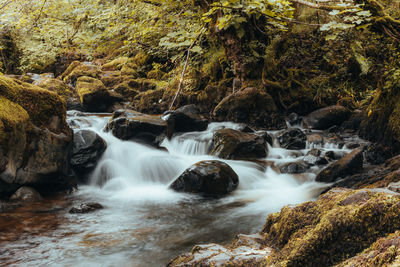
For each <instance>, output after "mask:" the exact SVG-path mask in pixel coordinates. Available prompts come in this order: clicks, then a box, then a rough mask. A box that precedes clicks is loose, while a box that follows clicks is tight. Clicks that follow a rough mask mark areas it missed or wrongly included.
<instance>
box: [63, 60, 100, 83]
mask: <svg viewBox="0 0 400 267" xmlns="http://www.w3.org/2000/svg"><path fill="white" fill-rule="evenodd" d="M100 74H101V71H100V68H99V67H98V66H96V65H94V64H92V63H90V62H79V61H74V62H72V63H71V64H70V65H69V66H68V68H67V69H66V70H65V72H64V73H63V74H61V75H60V78H61V79H62V80H63V81H64V82H65V83H66V84H69V85H72V86H75V84H76V81H77V80H78V78H79V77H83V76H86V77H91V78H95V79H99V78H100Z"/></svg>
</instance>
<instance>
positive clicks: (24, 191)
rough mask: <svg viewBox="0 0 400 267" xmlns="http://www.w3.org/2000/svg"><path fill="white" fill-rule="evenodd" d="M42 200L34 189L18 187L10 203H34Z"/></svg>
mask: <svg viewBox="0 0 400 267" xmlns="http://www.w3.org/2000/svg"><path fill="white" fill-rule="evenodd" d="M41 199H42V196H41V195H40V194H39V193H38V191H36V190H35V189H34V188H32V187H29V186H22V187H20V188H19V189H18V190H17V191H16V192H15V193H14V194H13V195H12V196H11V197H10V200H11V201H18V202H25V203H27V202H36V201H39V200H41Z"/></svg>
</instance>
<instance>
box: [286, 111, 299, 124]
mask: <svg viewBox="0 0 400 267" xmlns="http://www.w3.org/2000/svg"><path fill="white" fill-rule="evenodd" d="M301 120H302V118H301V117H300V116H299V115H297V114H296V113H290V114H289V116H288V117H287V122H288V123H289V124H290V125H291V126H293V125H298V124H300V123H301Z"/></svg>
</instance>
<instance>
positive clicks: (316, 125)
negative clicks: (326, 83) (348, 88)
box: [303, 106, 351, 130]
mask: <svg viewBox="0 0 400 267" xmlns="http://www.w3.org/2000/svg"><path fill="white" fill-rule="evenodd" d="M350 115H351V113H350V111H349V110H348V109H347V108H345V107H343V106H330V107H326V108H322V109H318V110H316V111H314V112H311V113H310V114H308V115H307V116H306V117H304V119H303V123H304V125H305V126H306V127H309V128H311V129H317V130H325V129H328V128H329V127H332V126H334V125H341V124H342V122H343V121H345V120H347V119H348V118H349V117H350Z"/></svg>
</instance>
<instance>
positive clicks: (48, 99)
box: [0, 76, 68, 132]
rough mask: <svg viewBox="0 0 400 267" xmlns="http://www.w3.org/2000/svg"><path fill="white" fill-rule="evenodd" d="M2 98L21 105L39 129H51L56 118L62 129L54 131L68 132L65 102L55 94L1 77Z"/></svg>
mask: <svg viewBox="0 0 400 267" xmlns="http://www.w3.org/2000/svg"><path fill="white" fill-rule="evenodd" d="M0 96H3V97H5V98H7V99H9V100H10V101H12V102H14V103H16V104H18V105H20V106H21V107H22V108H24V109H25V110H26V112H27V113H28V114H29V117H30V118H31V121H32V122H33V124H35V125H36V126H38V127H51V125H53V119H54V117H55V116H56V117H58V118H60V119H61V121H60V123H63V125H62V127H56V126H55V127H54V129H52V130H57V129H62V131H65V132H68V126H67V125H66V123H65V117H66V105H65V102H64V101H63V100H62V99H61V98H60V97H59V96H58V95H57V94H56V93H53V92H50V91H48V90H46V89H42V88H40V87H38V86H35V85H31V84H28V83H24V82H22V81H18V80H14V79H10V78H7V77H4V76H0Z"/></svg>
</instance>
